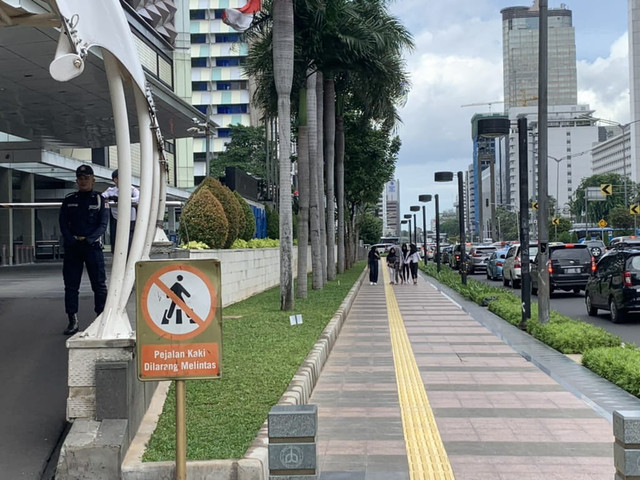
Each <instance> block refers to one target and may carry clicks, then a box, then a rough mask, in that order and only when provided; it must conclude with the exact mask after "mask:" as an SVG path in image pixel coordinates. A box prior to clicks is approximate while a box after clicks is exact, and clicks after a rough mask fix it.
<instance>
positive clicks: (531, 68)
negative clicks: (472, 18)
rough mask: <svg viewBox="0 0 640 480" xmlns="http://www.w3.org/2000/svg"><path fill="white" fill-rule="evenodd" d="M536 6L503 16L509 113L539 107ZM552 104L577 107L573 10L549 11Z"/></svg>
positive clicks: (514, 9)
mask: <svg viewBox="0 0 640 480" xmlns="http://www.w3.org/2000/svg"><path fill="white" fill-rule="evenodd" d="M537 3H538V2H535V3H534V5H533V6H532V7H530V8H529V7H509V8H505V9H503V10H501V11H500V13H502V48H503V72H504V103H505V111H506V112H508V111H509V109H510V108H511V107H527V106H535V105H537V99H538V43H539V23H540V12H539V10H538V7H537ZM548 26H549V40H548V42H549V49H548V52H549V53H548V61H549V73H548V95H549V105H576V104H577V103H578V82H577V73H576V41H575V30H574V28H573V22H572V14H571V10H567V9H565V8H559V9H549V10H548Z"/></svg>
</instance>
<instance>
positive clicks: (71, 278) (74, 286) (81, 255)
mask: <svg viewBox="0 0 640 480" xmlns="http://www.w3.org/2000/svg"><path fill="white" fill-rule="evenodd" d="M95 181H96V180H95V178H94V176H93V169H92V168H91V167H90V166H89V165H80V166H79V167H78V168H77V169H76V183H77V184H78V191H77V192H74V193H70V194H69V195H67V196H66V197H65V199H64V200H63V202H62V207H61V208H60V231H61V232H62V236H63V237H64V262H63V264H62V277H63V278H64V308H65V311H66V312H67V315H68V317H69V325H68V326H67V328H66V329H65V331H64V334H65V335H73V334H75V333H76V332H77V331H78V316H77V313H78V292H79V289H80V279H81V278H82V269H83V266H84V265H86V266H87V273H88V274H89V280H90V281H91V289H92V290H93V295H94V310H95V312H96V313H97V314H100V313H102V310H104V304H105V301H106V298H107V283H106V273H105V269H104V255H103V253H102V241H101V237H102V235H103V234H104V232H105V231H106V229H107V222H108V221H109V204H108V203H107V202H105V201H104V199H103V198H102V196H101V195H100V193H98V192H96V191H94V190H93V185H94V183H95Z"/></svg>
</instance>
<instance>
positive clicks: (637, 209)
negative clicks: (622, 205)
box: [629, 203, 640, 215]
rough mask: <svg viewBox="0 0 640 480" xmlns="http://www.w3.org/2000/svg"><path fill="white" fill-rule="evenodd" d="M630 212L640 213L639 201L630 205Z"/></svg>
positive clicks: (633, 213)
mask: <svg viewBox="0 0 640 480" xmlns="http://www.w3.org/2000/svg"><path fill="white" fill-rule="evenodd" d="M629 213H630V214H631V215H640V205H638V204H637V203H634V204H633V205H629Z"/></svg>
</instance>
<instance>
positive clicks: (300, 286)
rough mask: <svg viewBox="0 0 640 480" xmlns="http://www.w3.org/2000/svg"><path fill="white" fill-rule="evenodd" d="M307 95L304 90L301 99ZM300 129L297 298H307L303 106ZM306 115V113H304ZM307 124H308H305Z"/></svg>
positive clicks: (306, 163) (306, 133)
mask: <svg viewBox="0 0 640 480" xmlns="http://www.w3.org/2000/svg"><path fill="white" fill-rule="evenodd" d="M303 95H306V90H304V89H302V90H301V92H300V97H302V96H303ZM300 110H301V111H300V126H299V127H298V195H299V196H298V281H297V283H296V297H297V298H307V249H308V244H309V128H308V127H307V126H306V125H303V124H302V123H303V121H302V117H303V112H302V104H301V106H300ZM304 115H306V112H305V113H304ZM304 123H306V122H304Z"/></svg>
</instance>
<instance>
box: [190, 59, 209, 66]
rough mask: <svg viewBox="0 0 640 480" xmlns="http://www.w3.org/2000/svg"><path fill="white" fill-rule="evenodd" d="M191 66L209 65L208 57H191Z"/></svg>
mask: <svg viewBox="0 0 640 480" xmlns="http://www.w3.org/2000/svg"><path fill="white" fill-rule="evenodd" d="M191 66H192V67H206V66H207V59H206V58H205V57H202V58H192V59H191Z"/></svg>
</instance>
